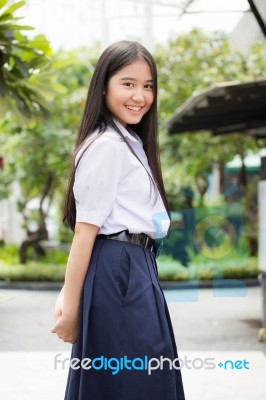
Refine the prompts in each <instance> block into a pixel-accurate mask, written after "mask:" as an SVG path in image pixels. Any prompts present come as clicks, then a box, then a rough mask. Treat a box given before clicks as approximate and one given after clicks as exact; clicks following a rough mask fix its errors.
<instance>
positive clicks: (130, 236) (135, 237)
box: [96, 230, 156, 255]
mask: <svg viewBox="0 0 266 400" xmlns="http://www.w3.org/2000/svg"><path fill="white" fill-rule="evenodd" d="M96 238H100V239H113V240H121V241H123V242H129V243H134V244H138V245H139V246H143V247H145V248H146V249H149V250H150V251H152V252H153V253H154V254H155V255H156V245H155V240H154V239H152V238H151V237H150V236H148V235H146V234H145V233H129V232H128V230H126V231H122V232H117V233H112V234H111V235H103V234H100V235H97V236H96Z"/></svg>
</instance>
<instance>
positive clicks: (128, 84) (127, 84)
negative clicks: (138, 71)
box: [124, 82, 134, 87]
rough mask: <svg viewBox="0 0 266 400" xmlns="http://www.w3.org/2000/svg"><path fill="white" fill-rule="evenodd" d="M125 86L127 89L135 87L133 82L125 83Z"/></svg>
mask: <svg viewBox="0 0 266 400" xmlns="http://www.w3.org/2000/svg"><path fill="white" fill-rule="evenodd" d="M124 85H125V86H127V87H133V86H134V85H133V83H132V82H125V83H124ZM130 85H132V86H130Z"/></svg>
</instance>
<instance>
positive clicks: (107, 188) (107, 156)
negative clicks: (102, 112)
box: [73, 137, 122, 227]
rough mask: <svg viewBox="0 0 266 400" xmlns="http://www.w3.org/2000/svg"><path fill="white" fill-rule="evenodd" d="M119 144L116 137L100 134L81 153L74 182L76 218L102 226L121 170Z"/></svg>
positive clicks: (109, 208)
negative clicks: (114, 138) (99, 136)
mask: <svg viewBox="0 0 266 400" xmlns="http://www.w3.org/2000/svg"><path fill="white" fill-rule="evenodd" d="M118 146H119V145H118V143H117V142H116V141H114V140H112V139H110V138H108V137H101V138H99V139H96V140H95V141H94V142H93V143H92V144H90V146H89V147H88V149H87V150H86V151H85V153H84V154H83V155H82V157H81V159H80V162H79V163H78V166H77V169H76V172H75V181H74V186H73V192H74V197H75V201H76V222H87V223H91V224H94V225H97V226H98V227H101V226H102V225H103V223H104V221H105V220H106V219H107V217H108V215H109V214H110V212H111V210H112V206H113V204H114V201H115V198H116V193H117V188H118V183H119V180H120V176H121V170H122V168H121V159H120V157H119V147H118ZM76 161H77V160H76Z"/></svg>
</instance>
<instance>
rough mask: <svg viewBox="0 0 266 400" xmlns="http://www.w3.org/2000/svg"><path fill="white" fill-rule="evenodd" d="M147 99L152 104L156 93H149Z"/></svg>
mask: <svg viewBox="0 0 266 400" xmlns="http://www.w3.org/2000/svg"><path fill="white" fill-rule="evenodd" d="M146 101H147V103H148V104H149V106H151V105H152V103H153V101H154V94H153V93H149V96H148V97H147V99H146Z"/></svg>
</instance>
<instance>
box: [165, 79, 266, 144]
mask: <svg viewBox="0 0 266 400" xmlns="http://www.w3.org/2000/svg"><path fill="white" fill-rule="evenodd" d="M199 130H211V131H212V132H213V133H214V134H215V135H219V134H225V133H230V132H242V131H244V132H247V133H249V134H251V135H253V136H256V137H266V80H256V81H252V82H245V83H239V82H223V83H218V84H215V85H213V86H210V87H209V88H207V89H204V90H202V91H199V92H195V93H193V95H192V96H191V97H190V98H189V99H188V100H187V101H186V102H185V103H184V104H183V105H182V106H181V107H179V108H178V109H177V110H176V112H175V113H174V114H173V116H172V117H171V119H170V120H169V122H168V132H169V133H170V134H175V133H182V132H188V131H199Z"/></svg>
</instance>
